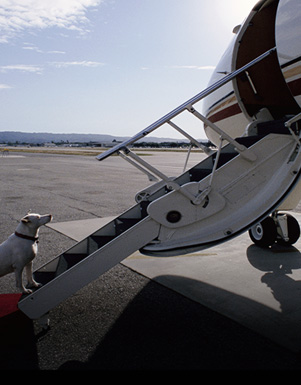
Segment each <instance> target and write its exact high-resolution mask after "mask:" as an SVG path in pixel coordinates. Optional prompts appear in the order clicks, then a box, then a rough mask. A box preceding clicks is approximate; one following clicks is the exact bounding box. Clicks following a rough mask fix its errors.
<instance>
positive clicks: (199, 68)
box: [172, 65, 215, 71]
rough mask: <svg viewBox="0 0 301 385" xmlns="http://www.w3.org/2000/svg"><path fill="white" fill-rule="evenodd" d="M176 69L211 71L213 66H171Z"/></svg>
mask: <svg viewBox="0 0 301 385" xmlns="http://www.w3.org/2000/svg"><path fill="white" fill-rule="evenodd" d="M172 68H176V69H188V70H210V71H211V70H213V69H214V68H215V67H214V66H195V65H190V66H189V65H183V66H172Z"/></svg>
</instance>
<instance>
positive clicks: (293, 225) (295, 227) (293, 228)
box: [277, 214, 300, 246]
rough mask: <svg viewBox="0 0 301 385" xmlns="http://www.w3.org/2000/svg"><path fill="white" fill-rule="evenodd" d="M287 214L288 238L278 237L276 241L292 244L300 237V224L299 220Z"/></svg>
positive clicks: (280, 243) (281, 243)
mask: <svg viewBox="0 0 301 385" xmlns="http://www.w3.org/2000/svg"><path fill="white" fill-rule="evenodd" d="M286 216H287V229H288V240H287V241H286V240H284V239H283V238H278V240H277V243H279V245H286V246H287V245H293V244H294V243H296V242H297V241H298V239H299V237H300V226H299V222H298V221H297V219H296V218H294V217H293V216H292V215H289V214H286Z"/></svg>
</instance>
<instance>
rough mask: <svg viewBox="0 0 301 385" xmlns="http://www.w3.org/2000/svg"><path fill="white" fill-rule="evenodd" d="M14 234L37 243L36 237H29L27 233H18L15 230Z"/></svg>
mask: <svg viewBox="0 0 301 385" xmlns="http://www.w3.org/2000/svg"><path fill="white" fill-rule="evenodd" d="M15 235H16V236H17V237H19V238H23V239H28V240H29V241H33V242H37V243H38V242H39V238H38V237H30V236H28V235H24V234H20V233H18V232H17V231H15Z"/></svg>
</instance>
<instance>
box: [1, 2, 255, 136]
mask: <svg viewBox="0 0 301 385" xmlns="http://www.w3.org/2000/svg"><path fill="white" fill-rule="evenodd" d="M256 2H257V1H256V0H0V112H1V120H0V130H1V131H22V132H52V133H99V134H111V135H116V136H131V135H134V134H136V133H137V132H139V131H141V130H142V129H143V128H145V127H147V126H148V125H149V124H151V123H153V122H154V121H155V120H157V119H159V118H161V117H162V116H163V115H165V114H166V113H168V112H170V111H171V110H173V109H174V108H176V107H177V106H178V105H180V104H182V103H183V102H185V101H186V100H188V99H189V98H190V97H192V96H194V95H195V94H197V93H198V92H200V91H201V90H202V89H204V88H205V87H206V85H207V83H208V81H209V78H210V76H211V74H212V71H213V69H214V67H215V66H216V64H217V63H218V61H219V58H220V57H221V55H222V54H223V52H224V50H225V49H226V48H227V45H228V43H229V42H230V40H231V39H232V37H233V34H232V29H233V27H234V26H235V25H237V24H240V23H241V22H242V21H243V19H244V18H245V17H246V16H247V15H248V13H249V11H250V10H251V8H252V6H253V5H255V4H256ZM187 125H188V126H189V128H188V127H183V128H184V129H187V130H188V131H189V133H190V134H191V135H193V136H195V137H197V138H204V137H205V135H204V133H203V131H202V126H201V124H198V125H195V123H193V124H192V123H190V122H188V121H187ZM154 135H155V136H160V137H163V136H169V137H170V136H172V137H175V138H179V137H180V136H179V134H177V133H175V132H174V131H171V130H169V129H163V128H162V129H159V130H158V131H157V132H155V133H154Z"/></svg>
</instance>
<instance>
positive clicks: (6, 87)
mask: <svg viewBox="0 0 301 385" xmlns="http://www.w3.org/2000/svg"><path fill="white" fill-rule="evenodd" d="M10 88H12V87H11V86H9V85H8V84H0V90H8V89H10Z"/></svg>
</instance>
